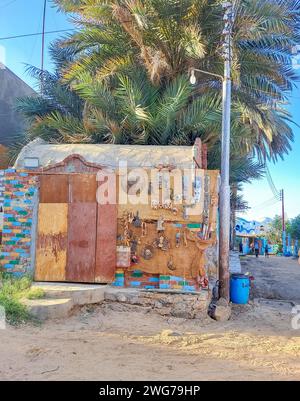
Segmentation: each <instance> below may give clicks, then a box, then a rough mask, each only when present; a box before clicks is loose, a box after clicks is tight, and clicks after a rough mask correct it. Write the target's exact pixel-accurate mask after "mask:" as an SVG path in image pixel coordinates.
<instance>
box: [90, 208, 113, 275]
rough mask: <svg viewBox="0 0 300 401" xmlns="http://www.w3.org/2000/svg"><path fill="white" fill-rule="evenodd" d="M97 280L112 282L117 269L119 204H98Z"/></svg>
mask: <svg viewBox="0 0 300 401" xmlns="http://www.w3.org/2000/svg"><path fill="white" fill-rule="evenodd" d="M97 208H98V216H97V246H96V268H95V282H97V283H110V282H112V281H113V280H114V275H115V270H116V246H117V244H116V241H117V205H97Z"/></svg>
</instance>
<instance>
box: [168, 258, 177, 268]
mask: <svg viewBox="0 0 300 401" xmlns="http://www.w3.org/2000/svg"><path fill="white" fill-rule="evenodd" d="M167 267H168V269H169V270H171V271H174V270H176V267H175V265H174V260H173V256H170V259H169V260H168V263H167Z"/></svg>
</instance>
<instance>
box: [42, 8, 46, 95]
mask: <svg viewBox="0 0 300 401" xmlns="http://www.w3.org/2000/svg"><path fill="white" fill-rule="evenodd" d="M46 10H47V0H44V10H43V28H42V55H41V72H42V76H41V93H42V94H43V91H44V76H43V73H44V58H45V29H46Z"/></svg>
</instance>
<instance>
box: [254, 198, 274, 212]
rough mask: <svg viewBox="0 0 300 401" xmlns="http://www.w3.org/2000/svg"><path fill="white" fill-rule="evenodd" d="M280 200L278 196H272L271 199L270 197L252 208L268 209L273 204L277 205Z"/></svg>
mask: <svg viewBox="0 0 300 401" xmlns="http://www.w3.org/2000/svg"><path fill="white" fill-rule="evenodd" d="M278 202H279V200H278V199H277V198H275V197H273V198H271V199H269V200H267V201H265V202H262V203H260V204H258V205H256V206H253V207H251V209H255V211H256V210H261V209H266V208H268V207H271V206H273V205H275V204H276V203H278Z"/></svg>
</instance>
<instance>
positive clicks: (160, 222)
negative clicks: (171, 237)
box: [156, 216, 165, 231]
mask: <svg viewBox="0 0 300 401" xmlns="http://www.w3.org/2000/svg"><path fill="white" fill-rule="evenodd" d="M156 229H157V231H165V219H164V218H163V216H160V218H159V219H158V220H157V226H156Z"/></svg>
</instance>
